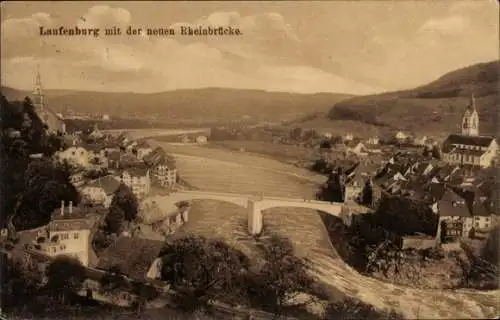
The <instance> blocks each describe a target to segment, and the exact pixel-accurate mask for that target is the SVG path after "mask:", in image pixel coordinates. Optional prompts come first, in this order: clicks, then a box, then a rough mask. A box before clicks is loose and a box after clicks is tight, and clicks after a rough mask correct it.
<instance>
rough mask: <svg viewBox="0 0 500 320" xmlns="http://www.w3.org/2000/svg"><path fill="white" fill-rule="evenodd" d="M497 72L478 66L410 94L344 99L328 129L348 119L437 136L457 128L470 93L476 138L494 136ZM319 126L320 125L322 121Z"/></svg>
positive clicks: (495, 66)
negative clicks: (476, 119)
mask: <svg viewBox="0 0 500 320" xmlns="http://www.w3.org/2000/svg"><path fill="white" fill-rule="evenodd" d="M498 68H499V64H498V61H492V62H488V63H479V64H475V65H472V66H470V67H466V68H462V69H458V70H455V71H453V72H450V73H447V74H445V75H443V76H442V77H440V78H439V79H437V80H436V81H433V82H431V83H429V84H427V85H424V86H421V87H417V88H415V89H412V90H404V91H398V92H388V93H383V94H376V95H368V96H361V97H354V98H351V99H347V100H344V101H341V102H338V103H336V104H335V105H334V106H333V108H332V109H331V110H330V112H329V113H328V115H327V118H328V119H330V120H331V123H332V124H333V123H334V122H338V121H339V120H343V121H345V120H349V122H352V123H357V125H364V126H369V127H370V128H372V129H373V128H379V129H380V130H382V131H383V130H387V129H394V130H406V131H409V132H414V133H416V134H426V135H428V136H429V135H432V136H439V137H441V136H444V135H446V134H448V133H449V132H456V131H458V130H459V129H460V128H459V123H460V119H461V116H462V114H463V112H464V111H465V108H466V106H467V105H468V103H469V99H470V95H471V93H472V92H474V95H475V97H476V108H477V110H478V112H479V117H480V133H481V134H488V135H495V136H498V133H499V132H500V130H498V128H499V122H498V116H499V111H500V107H499V99H498V98H499V95H498V94H499V82H498V75H499V69H498ZM318 121H319V120H318ZM321 122H322V123H323V125H325V124H324V122H325V119H321ZM309 125H311V123H310V124H309Z"/></svg>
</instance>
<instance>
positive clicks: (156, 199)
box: [2, 73, 499, 308]
mask: <svg viewBox="0 0 500 320" xmlns="http://www.w3.org/2000/svg"><path fill="white" fill-rule="evenodd" d="M35 83H36V85H35V88H34V90H33V94H32V96H31V97H30V100H25V101H24V104H23V107H24V108H26V107H28V108H29V105H31V104H32V108H33V110H34V111H35V116H36V117H37V118H38V119H39V120H40V121H41V123H43V126H44V128H45V130H46V132H47V133H46V134H48V135H53V137H57V139H58V143H56V144H58V146H59V148H58V150H54V152H53V154H52V156H51V159H49V158H47V155H46V152H45V155H44V153H43V152H42V153H32V154H29V159H30V160H29V161H30V164H28V172H29V171H30V167H31V166H34V163H36V162H38V163H40V164H41V163H43V162H44V161H50V162H52V165H55V166H62V167H63V168H65V169H66V170H67V174H68V182H69V183H70V185H71V187H72V188H73V189H74V193H73V194H71V195H69V197H68V195H67V194H66V195H63V194H60V198H58V199H54V200H56V201H59V203H60V205H59V206H58V207H57V208H54V209H53V210H52V212H50V213H49V216H48V218H47V219H48V220H46V224H45V223H44V222H41V221H42V220H43V218H40V217H38V218H37V219H33V220H31V219H30V218H28V217H29V215H27V216H25V217H23V218H24V219H26V218H28V219H29V220H31V221H26V220H25V221H24V222H23V221H22V220H21V218H20V217H18V216H16V215H12V216H11V217H10V219H9V221H8V224H7V225H6V227H5V229H2V243H3V247H4V249H5V250H6V251H5V252H6V253H7V256H10V257H11V258H15V257H16V255H18V256H19V255H20V257H21V259H24V260H25V262H24V263H28V262H26V259H28V260H27V261H32V262H30V263H31V265H32V266H31V268H35V269H34V270H43V269H39V268H47V267H46V266H47V264H48V263H50V262H51V261H54V262H52V264H49V265H48V266H49V269H48V270H50V266H51V265H53V264H57V262H59V263H69V262H68V261H63V260H61V261H62V262H61V261H59V260H57V258H58V257H70V258H71V259H74V260H70V262H71V263H76V264H77V265H80V266H81V267H82V270H85V272H83V274H84V275H85V276H82V282H81V283H80V285H79V286H77V287H75V288H74V289H75V290H76V292H77V293H79V294H80V295H82V296H85V297H86V298H87V299H95V300H98V301H101V302H105V303H108V304H112V305H118V306H132V305H137V303H138V301H142V307H143V308H144V306H145V305H146V304H147V303H150V301H149V302H148V301H147V299H146V298H144V297H143V296H142V295H141V294H140V293H138V292H137V291H134V290H132V289H130V288H131V287H130V286H122V287H121V289H120V290H118V291H109V290H107V289H105V288H104V287H103V286H104V285H103V279H107V280H106V281H109V279H108V278H109V277H110V276H112V275H114V277H118V276H119V277H121V279H126V281H131V283H136V284H138V285H139V286H142V287H143V288H149V289H150V290H153V291H154V292H156V293H155V294H154V295H153V297H155V298H156V299H157V297H158V296H161V295H162V293H163V294H165V295H167V294H169V292H171V290H172V288H171V285H170V284H168V282H165V281H164V280H165V277H164V272H165V271H164V270H165V269H164V268H163V263H164V260H163V259H162V255H161V253H162V252H163V250H165V243H169V242H172V241H174V242H175V241H176V240H175V239H178V238H179V237H182V235H183V227H184V225H185V224H186V223H188V222H189V212H190V208H191V202H192V201H193V200H194V201H196V199H214V200H217V199H220V200H221V201H229V202H233V203H235V204H237V205H240V206H243V207H247V203H250V202H251V201H254V200H251V199H252V197H254V196H252V195H249V196H245V195H238V193H231V194H227V193H214V192H212V193H210V192H200V191H195V189H193V188H192V187H191V186H190V185H189V183H187V182H185V181H183V179H181V176H182V172H179V171H178V169H177V166H176V160H175V158H174V156H172V155H171V154H169V153H167V152H166V151H165V150H164V149H163V148H162V147H160V146H155V147H153V146H152V145H151V144H150V143H148V142H147V140H148V139H139V140H136V139H134V138H133V137H132V135H131V134H128V133H127V132H124V131H121V132H120V131H118V132H113V133H108V132H106V131H101V130H100V129H99V127H98V125H97V124H95V125H94V127H93V128H91V129H80V128H76V127H75V128H72V131H71V132H69V130H68V128H67V125H66V123H65V120H64V119H63V116H62V115H61V114H57V113H55V112H53V111H52V110H51V109H50V107H49V106H48V105H46V103H45V99H44V93H43V90H42V83H41V76H40V74H39V73H37V75H36V81H35ZM3 103H5V105H4V104H3ZM11 106H13V105H12V104H11V103H10V102H8V101H6V100H5V99H4V100H3V101H2V110H6V109H7V110H8V108H12V107H11ZM464 109H465V110H464V113H463V116H462V122H461V124H460V125H461V128H462V129H461V131H460V132H459V133H450V135H449V137H448V138H447V139H446V140H445V141H443V142H442V143H440V142H439V141H436V140H432V139H427V137H411V136H408V135H407V134H405V133H404V132H402V131H399V132H396V133H395V134H394V136H393V137H388V138H385V139H380V138H379V137H375V136H374V137H370V138H368V139H366V140H365V141H363V140H360V139H359V138H356V137H354V136H353V134H350V133H348V134H346V135H344V136H335V137H334V136H332V135H331V134H328V133H327V134H323V135H321V134H318V133H317V132H307V131H306V132H302V131H301V130H298V129H292V130H291V131H289V132H288V133H287V134H286V135H283V134H281V138H279V139H272V141H273V143H274V144H284V145H287V144H288V145H291V144H294V143H298V144H299V145H302V146H303V147H304V148H309V149H313V150H316V153H315V154H316V155H317V156H318V158H317V159H315V160H313V161H309V162H301V163H297V162H295V163H293V164H294V165H295V166H303V167H305V168H307V169H308V170H311V171H313V172H318V173H320V174H322V175H324V176H325V178H326V179H325V183H324V185H322V186H321V188H320V190H319V191H318V193H317V197H316V198H317V200H314V201H312V200H311V199H306V198H304V199H303V200H302V199H296V200H294V199H291V198H279V199H278V198H269V199H270V200H269V201H271V200H272V201H271V202H272V203H274V204H272V205H274V206H280V205H285V206H292V207H305V208H311V209H316V210H319V211H322V212H324V213H326V214H324V215H323V221H324V223H325V226H326V228H327V230H328V232H329V233H330V234H334V236H333V238H332V237H331V238H330V240H331V241H332V243H333V244H335V245H339V243H338V241H341V242H342V241H343V242H346V243H349V242H350V241H351V240H347V239H343V240H339V239H338V236H339V234H343V235H344V236H348V235H349V233H350V232H352V229H353V228H359V227H361V226H363V225H365V224H366V221H369V220H374V221H375V220H377V219H381V220H380V221H378V222H373V221H372V222H369V223H378V225H377V228H379V227H380V226H383V227H384V228H386V229H387V230H391V232H393V233H394V234H397V235H398V236H397V237H396V238H395V239H397V240H394V241H392V240H391V241H389V239H392V238H393V236H394V234H391V235H388V234H387V233H384V234H383V235H382V237H381V238H380V239H376V240H373V239H372V240H370V241H371V243H364V244H363V245H370V244H371V245H375V244H376V245H377V249H376V250H373V251H371V255H372V256H371V257H366V255H365V258H364V259H366V261H365V262H364V263H362V265H363V267H366V268H367V270H372V271H371V272H370V274H372V276H374V277H379V278H380V279H390V280H391V281H399V282H400V283H408V282H409V281H412V283H413V284H414V285H415V284H416V283H417V282H418V281H424V279H420V280H416V279H415V278H414V277H413V278H411V280H410V279H397V276H396V275H393V276H394V277H396V278H391V277H392V276H390V275H388V274H389V273H390V272H389V271H388V270H390V269H391V266H392V267H396V268H397V265H399V268H405V265H406V264H409V263H411V261H412V260H411V259H415V256H420V255H422V254H424V253H425V257H427V259H430V258H429V256H433V255H438V256H440V257H439V258H437V260H439V259H445V260H446V259H448V258H444V257H451V256H453V257H457V256H459V255H460V254H461V252H464V250H465V252H466V253H467V254H468V255H469V257H472V256H475V253H474V252H475V251H477V248H478V247H479V248H482V249H481V250H483V251H484V250H487V246H488V245H489V246H491V240H490V241H488V239H490V238H491V237H492V234H493V233H494V232H498V231H495V230H498V204H499V197H498V185H497V181H496V180H495V179H494V174H493V171H492V170H495V169H496V168H498V146H497V142H496V139H495V138H494V137H490V136H481V135H480V134H479V133H480V131H479V117H480V115H479V114H478V112H477V110H476V106H475V99H474V96H473V95H471V97H470V102H469V104H468V105H467V106H466V107H465V108H464ZM6 112H12V110H10V111H6ZM25 112H26V111H25ZM26 114H27V113H26ZM32 121H36V119H33V120H32ZM104 121H106V120H104ZM107 121H109V120H107ZM20 129H21V128H20ZM240 130H242V132H244V131H245V130H248V129H244V128H243V129H240ZM252 130H255V128H254V129H252ZM257 130H259V131H260V132H266V131H269V130H270V129H269V127H266V126H264V127H263V128H258V129H257ZM211 131H212V135H209V136H205V135H200V134H198V135H196V133H193V134H191V136H192V137H191V138H190V137H189V136H188V135H186V134H182V135H180V136H177V138H176V136H173V138H171V139H170V140H174V141H180V143H181V144H188V145H189V144H194V145H195V146H198V147H208V146H209V145H210V141H211V139H212V138H214V139H216V141H224V139H225V137H226V138H227V136H228V135H229V136H230V135H231V132H232V134H235V131H234V129H231V130H229V131H228V129H227V128H226V129H225V128H222V127H221V128H214V129H212V130H211ZM221 132H222V133H224V132H225V135H224V134H222V133H221ZM4 133H5V134H6V139H10V140H12V141H15V140H16V139H22V138H23V133H22V131H20V130H18V128H5V130H4ZM236 135H238V134H237V133H236ZM54 139H55V138H54ZM230 139H231V137H230ZM230 139H229V140H230ZM12 143H13V142H10V143H6V144H4V145H6V146H8V145H12ZM241 151H243V152H244V150H240V152H241ZM55 183H57V182H55ZM61 183H64V182H62V181H61ZM66 188H67V187H66ZM189 190H191V191H189ZM43 192H46V191H43ZM255 196H257V198H259V196H258V195H255ZM240 199H241V200H240ZM259 199H260V202H252V206H251V207H249V209H250V212H249V213H248V232H249V234H253V235H257V236H258V235H259V234H262V232H263V231H262V227H263V225H265V221H266V220H265V219H266V217H265V215H263V214H262V211H255V210H256V209H255V208H256V206H257V205H259V206H260V208H262V209H259V210H263V209H265V208H268V207H270V205H267V206H266V207H262V205H264V202H262V201H264V200H266V196H265V195H263V194H261V195H260V198H259ZM54 200H53V201H54ZM260 203H262V204H260ZM272 205H271V206H272ZM397 206H399V207H397ZM49 207H50V206H49ZM398 210H399V211H403V212H404V213H403V212H398ZM17 214H19V215H21V216H22V213H21V214H20V213H17ZM381 214H383V215H384V216H382V217H381V216H380V215H381ZM402 214H403V215H406V216H401V215H402ZM367 217H368V218H367ZM37 220H38V221H37ZM40 224H41V225H40ZM18 225H21V226H22V225H24V227H20V228H19V227H18ZM33 227H34V228H33ZM339 227H340V228H341V229H342V228H343V229H344V231H343V232H340V231H339ZM17 229H20V231H17ZM22 229H25V231H22ZM371 232H373V230H372V231H371ZM375 237H376V236H375ZM387 237H389V238H387ZM334 238H337V239H336V240H335V239H334ZM336 241H337V243H336ZM364 241H366V240H364ZM394 245H396V247H391V246H394ZM390 248H392V249H390ZM382 249H384V250H385V251H384V250H382ZM355 250H359V248H355ZM391 250H399V251H398V252H405V258H403V259H401V258H399V259H398V260H397V262H394V261H392V262H388V263H387V265H386V266H384V267H382V268H374V267H373V266H372V264H373V263H375V262H376V261H380V260H384V259H388V258H387V256H389V255H390V252H392V251H391ZM415 252H417V253H415ZM453 253H455V254H453ZM412 255H413V256H412ZM479 255H480V256H481V254H479ZM422 257H423V256H422ZM18 258H19V257H18ZM343 258H344V259H345V260H346V261H348V262H350V263H352V265H353V266H356V265H357V264H359V263H360V262H359V261H354V260H356V259H354V260H353V259H352V256H343ZM357 258H358V259H357V260H359V256H358V257H357ZM404 259H408V261H406V262H405V261H404ZM435 259H436V258H435ZM475 259H476V260H477V259H480V258H475ZM476 260H474V261H476ZM391 263H392V265H391ZM434 263H435V264H437V265H439V262H434ZM455 263H456V264H457V266H455V267H456V268H458V267H459V262H458V261H456V262H455ZM469 263H471V264H472V263H474V262H470V261H469ZM483 264H484V263H483ZM33 265H35V266H38V267H33ZM41 266H45V267H41ZM413 267H415V266H413ZM488 267H489V268H490V269H491V268H492V269H491V271H490V275H489V277H490V279H489V280H484V279H482V280H481V281H480V282H481V284H476V285H481V286H486V287H489V286H491V285H493V283H495V282H496V281H497V278H496V276H495V274H496V269H494V268H495V266H494V265H489V266H488ZM483 268H484V266H483ZM422 269H423V270H421V271H420V272H421V273H422V274H423V275H424V276H422V277H425V274H426V272H433V273H435V272H436V271H433V269H432V268H430V271H426V270H425V267H422ZM32 272H33V270H32ZM443 272H444V273H446V272H451V271H450V270H445V271H442V272H441V273H443ZM392 273H397V272H395V271H394V270H392ZM469 273H471V271H470V270H469ZM427 276H429V275H427ZM440 276H442V277H447V278H448V279H449V278H450V275H449V274H448V275H447V274H441V275H440ZM462 276H465V275H462ZM466 277H469V276H466ZM462 280H463V279H462ZM462 280H460V281H462ZM45 281H46V280H45ZM49 281H50V279H49ZM432 281H433V282H434V286H436V285H437V286H439V284H438V283H439V282H442V281H439V280H436V279H433V280H432ZM451 281H452V282H453V281H455V280H454V279H452V280H451ZM467 281H470V282H473V279H472V277H469V279H468V280H467ZM448 282H450V280H448ZM447 285H448V286H449V285H450V283H448V284H447ZM151 288H154V289H151ZM141 290H142V289H141ZM141 292H142V291H141ZM150 299H151V298H150ZM153 301H154V299H153ZM164 303H165V302H164ZM219 308H220V306H219Z"/></svg>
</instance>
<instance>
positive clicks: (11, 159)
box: [0, 96, 78, 228]
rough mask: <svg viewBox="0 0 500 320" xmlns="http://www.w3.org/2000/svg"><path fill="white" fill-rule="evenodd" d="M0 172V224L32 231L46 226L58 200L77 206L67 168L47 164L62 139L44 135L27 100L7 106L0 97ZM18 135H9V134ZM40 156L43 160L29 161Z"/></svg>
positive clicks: (74, 191)
mask: <svg viewBox="0 0 500 320" xmlns="http://www.w3.org/2000/svg"><path fill="white" fill-rule="evenodd" d="M0 114H1V117H0V118H1V141H0V148H1V150H0V152H1V154H2V156H1V157H0V161H1V163H0V170H1V177H2V182H3V183H2V184H0V188H1V190H0V194H1V195H2V200H3V201H1V206H2V207H1V208H0V212H4V213H8V214H6V215H2V224H3V225H5V224H6V223H7V224H8V225H11V226H14V225H15V226H16V227H17V228H33V227H37V226H40V225H42V224H45V223H47V221H48V217H50V213H51V211H52V210H54V209H55V208H56V207H57V206H59V203H60V200H66V201H73V202H74V203H75V204H76V203H77V202H78V193H77V192H76V189H75V188H74V187H73V186H72V185H71V184H70V183H69V174H67V172H65V171H66V168H64V167H59V166H57V165H55V164H53V163H52V161H50V160H48V158H49V157H50V156H52V155H53V154H54V152H55V151H56V150H58V149H59V147H60V143H61V138H60V137H57V136H55V135H51V134H49V133H47V131H46V129H45V128H44V126H43V123H42V122H41V120H40V119H39V117H38V115H37V114H36V112H35V109H34V107H33V104H32V103H31V101H30V100H29V99H28V98H27V99H25V100H24V101H23V102H9V101H7V99H5V97H3V96H2V97H1V110H0ZM13 131H15V132H17V133H18V134H16V135H11V134H10V132H13ZM37 153H42V154H44V155H45V156H46V159H42V160H35V161H33V160H32V159H30V157H29V156H30V155H31V154H37Z"/></svg>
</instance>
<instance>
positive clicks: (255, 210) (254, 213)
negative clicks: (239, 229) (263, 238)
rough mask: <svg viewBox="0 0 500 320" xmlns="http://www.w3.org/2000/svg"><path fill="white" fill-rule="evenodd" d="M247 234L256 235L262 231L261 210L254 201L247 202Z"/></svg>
mask: <svg viewBox="0 0 500 320" xmlns="http://www.w3.org/2000/svg"><path fill="white" fill-rule="evenodd" d="M247 210H248V232H249V233H250V234H251V235H257V234H259V233H261V231H262V210H261V209H260V208H259V205H258V203H257V202H256V201H253V200H248V205H247Z"/></svg>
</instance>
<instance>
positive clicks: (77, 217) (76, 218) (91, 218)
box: [48, 206, 108, 231]
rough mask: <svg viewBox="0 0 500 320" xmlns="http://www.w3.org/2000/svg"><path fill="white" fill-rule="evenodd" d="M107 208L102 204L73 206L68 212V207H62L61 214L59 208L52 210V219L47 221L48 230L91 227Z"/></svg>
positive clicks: (104, 213) (105, 212)
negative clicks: (62, 211)
mask: <svg viewBox="0 0 500 320" xmlns="http://www.w3.org/2000/svg"><path fill="white" fill-rule="evenodd" d="M107 212H108V210H107V209H106V208H104V207H102V206H96V207H88V208H87V207H82V206H78V207H73V208H72V212H71V213H69V208H68V207H65V208H64V214H63V215H61V209H59V208H58V209H56V210H54V211H53V212H52V219H51V221H50V222H49V225H48V227H49V230H50V231H70V230H85V229H92V228H93V227H94V225H95V224H96V223H97V222H98V221H99V219H100V218H101V217H102V216H104V215H106V214H107Z"/></svg>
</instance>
